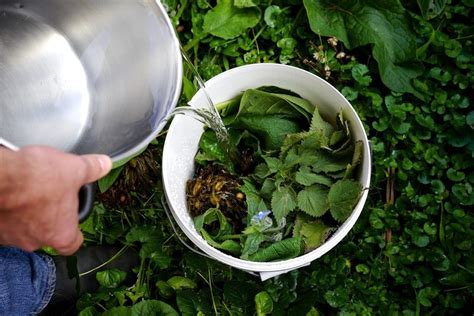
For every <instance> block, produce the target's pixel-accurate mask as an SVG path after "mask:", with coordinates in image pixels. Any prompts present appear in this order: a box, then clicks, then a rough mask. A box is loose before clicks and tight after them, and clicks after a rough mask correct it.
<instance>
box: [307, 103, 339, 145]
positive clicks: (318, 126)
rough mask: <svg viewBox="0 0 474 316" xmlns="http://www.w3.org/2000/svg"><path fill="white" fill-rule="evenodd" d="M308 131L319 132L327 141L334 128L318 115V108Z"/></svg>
mask: <svg viewBox="0 0 474 316" xmlns="http://www.w3.org/2000/svg"><path fill="white" fill-rule="evenodd" d="M309 131H310V132H311V131H319V132H321V133H322V134H323V135H324V136H326V137H327V138H328V139H329V138H330V136H331V134H332V133H333V132H334V127H333V126H332V125H331V124H330V123H328V122H326V121H325V120H324V119H323V118H322V117H321V114H319V110H318V108H315V109H314V112H313V117H312V119H311V126H310V128H309Z"/></svg>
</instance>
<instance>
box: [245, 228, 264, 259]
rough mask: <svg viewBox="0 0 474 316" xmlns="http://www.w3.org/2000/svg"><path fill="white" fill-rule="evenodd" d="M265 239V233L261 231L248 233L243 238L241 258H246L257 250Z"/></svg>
mask: <svg viewBox="0 0 474 316" xmlns="http://www.w3.org/2000/svg"><path fill="white" fill-rule="evenodd" d="M264 241H265V235H264V234H263V233H262V232H259V231H257V232H254V233H252V234H249V235H248V236H247V238H246V239H245V243H244V248H243V249H242V255H241V256H240V258H241V259H244V260H246V259H248V258H249V256H250V255H253V254H254V253H256V252H257V251H258V248H259V247H260V245H261V244H262V243H263V242H264Z"/></svg>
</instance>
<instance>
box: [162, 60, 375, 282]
mask: <svg viewBox="0 0 474 316" xmlns="http://www.w3.org/2000/svg"><path fill="white" fill-rule="evenodd" d="M268 85H273V86H278V87H281V88H284V89H288V90H291V91H293V92H295V93H297V94H299V95H300V96H301V97H303V98H305V99H307V100H308V101H310V102H311V103H313V104H315V105H316V106H318V109H319V112H320V113H321V115H322V116H323V117H324V118H325V119H326V120H329V121H330V122H331V123H335V120H336V114H337V113H338V112H340V111H341V110H344V117H345V118H346V119H347V120H348V121H349V122H350V129H351V132H352V135H353V137H354V139H355V140H361V141H362V143H363V158H362V164H361V166H360V167H359V170H360V172H359V173H358V176H357V178H358V181H359V182H360V183H361V185H362V186H363V188H365V190H364V191H363V193H362V195H361V197H360V199H359V201H358V203H357V204H356V206H355V207H354V210H353V212H352V214H351V215H350V216H349V218H348V219H347V220H346V221H345V222H344V223H343V224H342V225H341V226H340V227H339V228H338V229H337V231H336V232H335V233H333V234H332V236H331V237H330V238H329V239H328V240H327V241H326V242H325V243H324V244H322V245H321V246H320V247H318V248H317V249H315V250H313V251H311V252H309V253H307V254H304V255H302V256H299V257H296V258H293V259H288V260H284V261H276V262H253V261H247V260H242V259H239V258H236V257H233V256H231V255H228V254H225V253H223V252H221V251H220V250H218V249H216V248H214V247H212V246H210V245H209V244H208V243H207V242H206V240H204V238H203V237H202V236H201V235H200V234H199V232H198V231H197V230H196V229H195V227H194V223H193V219H192V218H191V216H190V215H189V213H188V210H187V206H186V193H185V192H186V181H187V180H189V179H191V178H192V176H193V174H194V156H195V155H196V153H197V151H198V143H199V139H200V137H201V134H202V133H203V124H202V123H200V122H198V121H197V120H195V119H193V118H191V117H189V116H182V115H180V116H176V117H175V118H174V119H173V122H172V123H171V125H170V128H169V130H168V135H167V137H166V140H165V145H164V150H163V184H164V189H165V196H166V200H167V202H168V205H169V207H170V210H171V213H172V215H173V217H174V219H175V221H176V222H177V223H178V225H179V227H180V228H181V230H182V231H183V232H184V233H185V234H186V236H187V237H188V238H189V239H190V240H191V241H192V243H194V245H196V246H197V247H198V248H199V249H200V250H202V251H203V252H204V253H205V254H207V255H208V256H209V257H211V258H214V259H215V260H218V261H220V262H222V263H224V264H226V265H229V266H232V267H235V268H238V269H242V270H245V271H252V272H257V273H260V277H261V278H262V280H265V279H268V278H271V277H273V276H276V275H279V274H282V273H286V272H288V271H291V270H294V269H298V268H300V267H303V266H306V265H309V264H310V263H311V262H312V261H313V260H315V259H318V258H319V257H321V256H322V255H324V254H325V253H327V252H328V251H329V250H331V249H332V248H333V247H334V246H336V245H337V244H338V243H339V242H341V240H342V239H343V238H344V237H345V236H346V235H347V233H348V232H349V231H350V230H351V228H352V226H354V224H355V222H356V221H357V219H358V217H359V215H360V213H361V212H362V209H363V207H364V203H365V201H366V199H367V195H368V188H369V185H370V177H371V172H372V171H371V165H372V163H371V155H370V148H369V141H368V139H367V135H366V133H365V130H364V127H363V125H362V122H361V121H360V119H359V117H358V115H357V113H356V112H355V111H354V109H353V107H352V106H351V105H350V103H349V102H348V101H347V100H346V99H345V98H344V96H343V95H342V94H341V93H339V92H338V91H337V90H336V89H335V88H334V87H333V86H332V85H330V84H329V83H328V82H326V81H325V80H323V79H321V78H319V77H318V76H316V75H314V74H312V73H310V72H307V71H305V70H302V69H299V68H296V67H292V66H286V65H281V64H253V65H246V66H241V67H237V68H233V69H230V70H228V71H225V72H223V73H221V74H219V75H217V76H216V77H214V78H212V79H210V80H209V81H208V82H206V84H205V86H206V91H207V92H208V94H209V96H210V97H211V99H212V101H213V102H214V103H215V104H218V103H221V102H224V101H227V100H229V99H231V98H233V97H235V96H237V95H239V94H240V93H242V92H243V91H245V90H247V89H250V88H257V87H260V86H268ZM189 104H190V106H192V107H197V108H199V107H205V106H206V104H207V103H206V97H205V95H204V93H203V92H202V91H201V90H200V91H198V93H196V95H195V96H194V97H193V99H192V100H191V101H190V102H189Z"/></svg>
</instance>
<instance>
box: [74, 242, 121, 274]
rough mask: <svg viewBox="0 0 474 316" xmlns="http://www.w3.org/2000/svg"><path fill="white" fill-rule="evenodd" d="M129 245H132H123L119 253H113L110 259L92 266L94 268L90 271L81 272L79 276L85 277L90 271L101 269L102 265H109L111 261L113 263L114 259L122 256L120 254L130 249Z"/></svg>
mask: <svg viewBox="0 0 474 316" xmlns="http://www.w3.org/2000/svg"><path fill="white" fill-rule="evenodd" d="M128 247H130V246H129V245H125V246H123V247H122V248H121V249H120V250H119V251H117V253H116V254H115V255H113V256H112V257H111V258H110V259H109V260H107V261H106V262H104V263H102V264H100V265H98V266H97V267H95V268H92V269H91V270H89V271H86V272H82V273H80V274H79V277H83V276H85V275H88V274H89V273H92V272H94V271H97V270H98V269H100V268H102V267H104V266H106V265H108V264H109V263H111V262H112V261H114V260H115V259H117V258H118V257H120V256H121V255H122V254H123V253H124V252H125V250H127V249H128Z"/></svg>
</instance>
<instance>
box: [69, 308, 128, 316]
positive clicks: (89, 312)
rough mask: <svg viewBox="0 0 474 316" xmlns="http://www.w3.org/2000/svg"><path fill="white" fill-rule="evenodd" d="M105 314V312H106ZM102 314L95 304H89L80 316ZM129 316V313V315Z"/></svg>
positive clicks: (97, 315)
mask: <svg viewBox="0 0 474 316" xmlns="http://www.w3.org/2000/svg"><path fill="white" fill-rule="evenodd" d="M104 314H105V313H104ZM104 314H102V315H104ZM99 315H101V314H100V313H99V312H98V311H97V310H96V309H95V307H94V306H88V307H86V308H85V309H83V310H82V311H81V312H80V313H79V315H78V316H99ZM109 315H110V314H109ZM127 316H128V315H127Z"/></svg>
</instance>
